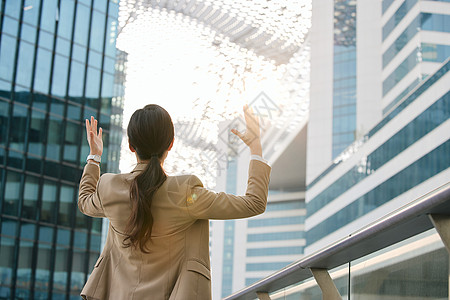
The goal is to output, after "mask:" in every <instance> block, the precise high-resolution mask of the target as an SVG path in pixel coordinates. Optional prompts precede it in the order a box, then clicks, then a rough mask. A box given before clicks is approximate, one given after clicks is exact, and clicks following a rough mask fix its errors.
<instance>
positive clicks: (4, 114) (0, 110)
mask: <svg viewBox="0 0 450 300" xmlns="http://www.w3.org/2000/svg"><path fill="white" fill-rule="evenodd" d="M8 118H9V104H8V103H7V102H4V101H2V100H0V145H5V144H6V130H7V129H8V127H6V124H7V123H8Z"/></svg>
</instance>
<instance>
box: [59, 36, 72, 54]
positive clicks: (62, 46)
mask: <svg viewBox="0 0 450 300" xmlns="http://www.w3.org/2000/svg"><path fill="white" fill-rule="evenodd" d="M56 53H58V54H61V55H64V56H67V57H68V56H69V55H70V41H68V40H66V39H63V38H61V37H57V38H56Z"/></svg>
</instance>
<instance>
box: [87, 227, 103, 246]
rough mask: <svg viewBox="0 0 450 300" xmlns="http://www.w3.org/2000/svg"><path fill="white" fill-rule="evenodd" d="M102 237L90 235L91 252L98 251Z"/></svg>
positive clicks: (94, 234)
mask: <svg viewBox="0 0 450 300" xmlns="http://www.w3.org/2000/svg"><path fill="white" fill-rule="evenodd" d="M102 223H103V222H102ZM101 242H102V236H101V235H100V234H96V233H91V244H90V249H91V251H100V247H101Z"/></svg>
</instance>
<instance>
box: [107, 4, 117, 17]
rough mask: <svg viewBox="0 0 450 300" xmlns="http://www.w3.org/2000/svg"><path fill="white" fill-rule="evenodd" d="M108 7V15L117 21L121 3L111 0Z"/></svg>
mask: <svg viewBox="0 0 450 300" xmlns="http://www.w3.org/2000/svg"><path fill="white" fill-rule="evenodd" d="M108 6H109V9H108V15H109V16H110V17H112V18H113V19H117V18H118V17H119V1H118V0H110V1H109V3H108Z"/></svg>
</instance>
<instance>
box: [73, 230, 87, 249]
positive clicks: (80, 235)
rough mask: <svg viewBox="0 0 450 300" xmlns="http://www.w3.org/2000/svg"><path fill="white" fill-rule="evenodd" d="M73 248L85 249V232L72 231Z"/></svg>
mask: <svg viewBox="0 0 450 300" xmlns="http://www.w3.org/2000/svg"><path fill="white" fill-rule="evenodd" d="M73 246H74V247H77V248H80V249H86V246H87V232H86V231H79V230H75V231H74V239H73Z"/></svg>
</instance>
